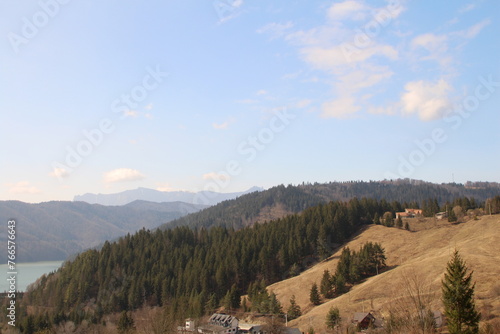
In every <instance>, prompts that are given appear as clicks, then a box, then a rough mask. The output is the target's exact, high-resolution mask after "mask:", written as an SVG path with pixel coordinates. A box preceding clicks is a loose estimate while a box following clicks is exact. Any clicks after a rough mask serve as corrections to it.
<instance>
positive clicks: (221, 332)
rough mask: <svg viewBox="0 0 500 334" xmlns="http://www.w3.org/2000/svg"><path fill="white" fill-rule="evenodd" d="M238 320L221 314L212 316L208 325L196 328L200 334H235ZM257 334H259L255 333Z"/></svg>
mask: <svg viewBox="0 0 500 334" xmlns="http://www.w3.org/2000/svg"><path fill="white" fill-rule="evenodd" d="M238 324H239V320H238V318H236V317H234V316H232V315H228V314H222V313H215V314H213V315H212V316H211V317H210V319H208V324H205V325H202V326H199V327H198V333H200V334H236V333H237V332H238ZM252 334H254V333H252ZM255 334H259V333H255Z"/></svg>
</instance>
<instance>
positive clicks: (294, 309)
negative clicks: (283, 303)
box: [287, 295, 302, 320]
mask: <svg viewBox="0 0 500 334" xmlns="http://www.w3.org/2000/svg"><path fill="white" fill-rule="evenodd" d="M287 313H288V319H289V320H293V319H297V318H298V317H300V316H301V315H302V310H301V309H300V306H299V305H297V302H296V301H295V295H292V298H290V306H289V307H288V310H287Z"/></svg>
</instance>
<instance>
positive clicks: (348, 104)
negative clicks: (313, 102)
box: [321, 97, 361, 119]
mask: <svg viewBox="0 0 500 334" xmlns="http://www.w3.org/2000/svg"><path fill="white" fill-rule="evenodd" d="M360 109H361V107H360V106H358V105H356V104H355V100H354V98H352V97H341V98H339V99H335V100H332V101H328V102H325V103H323V105H322V106H321V110H322V113H321V117H323V118H339V119H346V118H350V117H352V116H353V114H355V113H357V112H358V111H359V110H360Z"/></svg>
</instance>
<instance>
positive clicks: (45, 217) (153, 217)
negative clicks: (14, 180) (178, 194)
mask: <svg viewBox="0 0 500 334" xmlns="http://www.w3.org/2000/svg"><path fill="white" fill-rule="evenodd" d="M206 207H207V206H206V205H201V204H191V203H184V202H169V203H151V202H146V201H134V202H132V203H129V204H127V205H124V206H103V205H98V204H88V203H84V202H67V201H57V202H56V201H53V202H46V203H39V204H29V203H23V202H19V201H0V221H2V222H4V223H5V224H6V222H7V221H8V220H9V219H15V220H16V222H17V224H16V227H17V230H16V232H17V234H16V236H17V238H16V245H17V253H16V261H17V262H35V261H49V260H53V261H55V260H65V259H66V258H67V257H68V256H70V255H72V254H75V253H77V252H81V251H83V250H85V249H87V248H91V247H95V246H98V245H100V244H102V243H103V242H104V241H106V240H113V239H117V238H118V237H121V236H124V235H126V234H127V233H134V232H136V231H138V230H140V229H142V228H146V229H153V228H156V227H158V226H159V225H161V224H162V223H166V222H169V221H171V220H173V219H176V218H179V217H182V216H184V215H186V214H189V213H193V212H196V211H199V210H201V209H204V208H206ZM6 231H7V229H6V228H5V229H4V230H3V231H0V240H7V233H6ZM6 256H7V252H4V253H2V254H1V255H0V261H2V263H6V261H7V257H6Z"/></svg>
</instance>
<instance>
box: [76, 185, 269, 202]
mask: <svg viewBox="0 0 500 334" xmlns="http://www.w3.org/2000/svg"><path fill="white" fill-rule="evenodd" d="M262 190H264V188H262V187H255V186H254V187H252V188H250V189H248V190H246V191H242V192H233V193H219V192H213V191H200V192H190V191H159V190H155V189H150V188H142V187H139V188H137V189H131V190H125V191H122V192H119V193H115V194H92V193H87V194H83V195H76V196H75V197H74V199H73V201H82V202H87V203H90V204H101V205H108V206H111V205H126V204H129V203H131V202H134V201H136V200H142V201H148V202H155V203H163V202H185V203H190V204H203V205H215V204H217V203H220V202H222V201H226V200H229V199H234V198H236V197H239V196H241V195H245V194H248V193H251V192H255V191H262ZM206 194H210V196H206Z"/></svg>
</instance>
